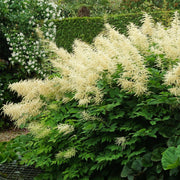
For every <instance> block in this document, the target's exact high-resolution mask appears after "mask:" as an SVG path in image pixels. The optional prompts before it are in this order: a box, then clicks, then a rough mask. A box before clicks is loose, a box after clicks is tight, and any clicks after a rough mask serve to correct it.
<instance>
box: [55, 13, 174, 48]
mask: <svg viewBox="0 0 180 180" xmlns="http://www.w3.org/2000/svg"><path fill="white" fill-rule="evenodd" d="M173 13H174V12H173V11H172V12H167V11H163V12H153V13H150V15H151V16H152V17H153V19H154V21H156V22H157V21H161V22H162V23H163V24H165V25H168V24H169V20H170V19H171V18H172V16H173ZM142 17H143V13H130V14H118V15H109V16H107V17H105V18H103V17H83V18H76V17H73V18H65V19H63V20H61V21H55V23H56V25H57V33H56V44H57V46H58V47H63V48H65V49H67V50H68V51H72V44H73V42H74V40H75V39H81V40H82V41H85V42H87V43H92V41H93V38H94V37H96V36H97V35H98V34H99V33H100V32H101V31H102V30H103V27H104V23H109V24H111V25H112V26H114V27H115V28H116V29H117V30H118V31H119V32H120V33H123V34H127V25H128V24H129V23H130V22H131V23H134V24H136V25H138V26H139V25H142V21H141V19H142Z"/></svg>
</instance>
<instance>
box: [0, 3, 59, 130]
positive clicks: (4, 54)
mask: <svg viewBox="0 0 180 180" xmlns="http://www.w3.org/2000/svg"><path fill="white" fill-rule="evenodd" d="M51 19H62V16H61V10H60V9H59V8H58V7H57V5H56V4H54V3H52V2H50V1H49V0H45V1H41V0H14V1H11V0H0V21H1V23H0V38H1V50H0V59H2V60H1V61H0V71H1V77H0V108H1V107H2V104H3V103H5V102H7V101H12V100H13V99H14V100H15V99H16V100H17V98H15V96H13V95H12V94H11V93H10V92H9V91H8V90H7V86H8V84H9V83H12V82H17V81H19V80H21V79H26V78H32V77H44V76H45V74H46V72H47V70H48V69H46V70H45V68H43V62H44V59H45V58H47V52H45V51H44V49H43V48H42V47H41V43H40V41H39V38H38V37H37V35H36V33H35V28H36V27H37V26H38V25H39V26H40V27H41V30H42V31H43V32H44V36H45V37H46V38H47V39H51V40H54V38H55V34H56V26H55V24H54V23H53V22H51V21H50V20H51ZM12 97H13V98H12ZM2 118H3V117H1V119H0V124H2V123H3V122H4V121H2ZM0 128H1V125H0Z"/></svg>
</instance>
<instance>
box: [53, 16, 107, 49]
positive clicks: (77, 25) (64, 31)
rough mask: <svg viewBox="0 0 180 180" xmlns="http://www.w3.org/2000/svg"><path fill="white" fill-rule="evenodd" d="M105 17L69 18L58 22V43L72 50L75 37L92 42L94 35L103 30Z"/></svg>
mask: <svg viewBox="0 0 180 180" xmlns="http://www.w3.org/2000/svg"><path fill="white" fill-rule="evenodd" d="M103 27H104V24H103V19H102V18H99V17H94V18H87V17H83V18H68V19H63V20H61V21H59V22H57V34H56V44H57V45H58V46H61V47H64V48H65V49H68V50H69V51H72V44H73V42H74V40H75V39H81V40H83V41H85V42H88V43H92V41H93V39H94V37H95V36H96V35H97V34H98V33H100V32H101V31H102V29H103Z"/></svg>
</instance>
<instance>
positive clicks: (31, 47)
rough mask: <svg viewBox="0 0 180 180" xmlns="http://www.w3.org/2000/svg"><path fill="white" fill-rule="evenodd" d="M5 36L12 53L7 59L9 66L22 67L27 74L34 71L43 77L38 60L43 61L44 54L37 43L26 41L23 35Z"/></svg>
mask: <svg viewBox="0 0 180 180" xmlns="http://www.w3.org/2000/svg"><path fill="white" fill-rule="evenodd" d="M5 36H6V40H7V42H8V44H9V45H10V48H9V49H10V51H11V52H12V54H11V57H10V58H9V61H10V62H11V64H12V65H14V64H20V65H22V66H23V67H24V69H25V70H26V71H27V73H28V74H30V73H31V72H33V71H35V72H36V73H38V74H41V75H43V72H42V70H41V68H40V67H39V62H38V60H40V59H43V58H44V57H45V56H46V54H45V51H44V50H43V49H42V48H41V46H40V43H39V41H38V40H36V41H34V40H30V39H27V38H26V37H25V35H24V34H23V33H17V34H5Z"/></svg>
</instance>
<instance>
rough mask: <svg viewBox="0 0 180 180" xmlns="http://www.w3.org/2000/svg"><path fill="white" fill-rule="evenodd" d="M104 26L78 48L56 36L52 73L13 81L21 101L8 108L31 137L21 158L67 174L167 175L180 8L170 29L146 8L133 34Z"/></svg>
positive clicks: (179, 69)
mask: <svg viewBox="0 0 180 180" xmlns="http://www.w3.org/2000/svg"><path fill="white" fill-rule="evenodd" d="M105 27H106V28H105V30H104V32H102V33H101V34H100V35H98V36H97V37H96V38H95V39H94V43H93V44H92V45H89V44H87V43H85V42H81V41H80V40H76V41H75V42H74V45H73V52H72V53H68V52H67V51H66V50H64V49H62V48H57V47H56V45H55V44H54V43H52V42H50V43H49V44H50V46H49V48H50V49H51V51H52V52H53V53H54V54H55V56H53V58H52V60H51V62H52V63H53V65H54V67H55V69H56V72H57V73H56V74H55V75H54V76H53V78H52V76H51V78H48V77H47V78H46V79H45V80H39V79H31V80H26V81H20V82H18V83H14V84H11V85H9V88H10V89H11V90H12V91H15V92H17V93H18V94H19V95H20V96H22V97H23V100H22V102H20V103H18V104H13V103H10V104H6V105H4V107H3V110H4V113H5V114H7V115H9V116H11V118H12V120H14V121H15V124H16V125H17V126H19V127H26V128H28V129H29V131H30V133H29V135H28V136H31V135H32V137H33V138H32V137H30V139H31V141H30V142H29V143H27V144H26V147H27V150H26V152H24V153H22V162H23V163H26V164H28V165H31V164H36V166H40V167H42V168H49V169H51V170H52V171H56V170H57V171H58V172H59V175H60V176H61V177H62V178H63V179H77V178H82V177H87V178H95V177H97V178H101V176H102V177H108V178H109V177H116V178H117V177H120V176H121V177H128V178H132V177H136V176H143V177H145V176H147V177H148V178H149V177H153V176H155V178H162V179H163V177H164V176H167V172H164V171H163V170H162V166H161V153H162V152H163V151H164V150H165V149H166V148H167V144H168V146H171V145H176V144H175V143H176V142H178V141H176V142H175V140H173V138H174V139H175V138H179V135H180V133H179V128H180V126H179V115H178V112H179V96H180V78H179V77H180V61H179V59H180V49H179V48H180V22H179V19H178V14H177V13H175V15H174V18H173V21H172V23H171V26H170V27H168V28H167V27H166V28H165V27H164V26H163V25H161V24H160V23H157V24H154V23H153V20H152V19H151V17H150V16H148V15H147V14H145V17H144V20H143V25H142V26H141V27H136V26H135V25H133V24H130V25H129V26H128V36H127V37H126V36H124V35H122V34H119V33H118V31H116V30H115V29H113V28H112V27H110V25H108V24H106V25H105ZM169 127H171V129H168V128H169ZM32 148H33V152H32V151H31V149H32ZM60 165H61V166H60ZM50 167H51V168H50ZM154 173H155V174H154ZM172 174H173V172H171V173H170V175H172ZM46 176H47V174H46ZM60 176H59V177H60ZM56 178H57V177H56Z"/></svg>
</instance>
